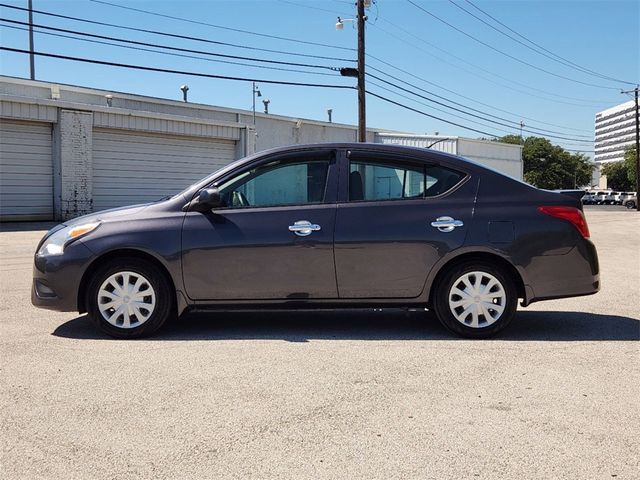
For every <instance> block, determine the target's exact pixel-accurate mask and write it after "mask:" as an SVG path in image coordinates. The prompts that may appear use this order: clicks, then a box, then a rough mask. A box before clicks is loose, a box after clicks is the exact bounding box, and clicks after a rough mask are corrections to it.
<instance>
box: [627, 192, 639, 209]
mask: <svg viewBox="0 0 640 480" xmlns="http://www.w3.org/2000/svg"><path fill="white" fill-rule="evenodd" d="M637 205H638V195H633V196H628V197H626V198H625V200H624V206H625V207H627V208H636V207H637Z"/></svg>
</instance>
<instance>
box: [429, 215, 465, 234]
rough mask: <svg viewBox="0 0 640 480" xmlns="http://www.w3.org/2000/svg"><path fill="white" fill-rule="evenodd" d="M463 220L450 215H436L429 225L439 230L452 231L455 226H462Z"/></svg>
mask: <svg viewBox="0 0 640 480" xmlns="http://www.w3.org/2000/svg"><path fill="white" fill-rule="evenodd" d="M463 225H464V222H463V221H462V220H454V219H453V218H451V217H446V216H445V217H438V218H437V219H436V220H435V221H434V222H431V226H432V227H434V228H437V229H438V230H440V231H441V232H452V231H453V230H454V229H455V228H456V227H462V226H463Z"/></svg>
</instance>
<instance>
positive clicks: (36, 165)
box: [0, 120, 53, 221]
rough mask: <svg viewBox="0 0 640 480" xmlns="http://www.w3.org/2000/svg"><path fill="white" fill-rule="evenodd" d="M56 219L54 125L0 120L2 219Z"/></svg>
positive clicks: (0, 200)
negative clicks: (53, 153)
mask: <svg viewBox="0 0 640 480" xmlns="http://www.w3.org/2000/svg"><path fill="white" fill-rule="evenodd" d="M52 218H53V161H52V154H51V125H50V124H48V123H34V122H13V121H12V122H9V121H6V120H0V221H13V220H51V219H52Z"/></svg>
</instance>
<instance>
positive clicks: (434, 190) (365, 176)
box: [349, 160, 464, 202]
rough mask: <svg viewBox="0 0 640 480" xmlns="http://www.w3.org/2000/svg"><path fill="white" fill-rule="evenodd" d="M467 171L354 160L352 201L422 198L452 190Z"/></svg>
mask: <svg viewBox="0 0 640 480" xmlns="http://www.w3.org/2000/svg"><path fill="white" fill-rule="evenodd" d="M463 177H464V174H463V173H460V172H456V171H454V170H450V169H448V168H443V167H440V166H433V165H424V164H423V165H420V164H402V163H395V162H394V163H390V162H377V161H361V160H358V161H352V162H350V165H349V201H352V202H353V201H362V200H365V201H367V200H368V201H378V200H398V199H412V198H415V199H422V198H427V197H434V196H436V195H441V194H443V193H445V192H447V191H448V190H451V189H452V188H453V187H454V186H455V185H456V184H458V182H460V180H462V178H463Z"/></svg>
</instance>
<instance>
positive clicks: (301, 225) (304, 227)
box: [289, 220, 320, 237]
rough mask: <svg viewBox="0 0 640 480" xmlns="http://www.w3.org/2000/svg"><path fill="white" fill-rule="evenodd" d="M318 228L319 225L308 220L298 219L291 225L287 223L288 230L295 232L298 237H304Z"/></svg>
mask: <svg viewBox="0 0 640 480" xmlns="http://www.w3.org/2000/svg"><path fill="white" fill-rule="evenodd" d="M319 230H320V225H316V224H315V223H311V222H310V221H308V220H298V221H297V222H295V223H294V224H293V225H289V231H290V232H293V233H295V234H296V235H298V236H299V237H306V236H307V235H311V232H317V231H319Z"/></svg>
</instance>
